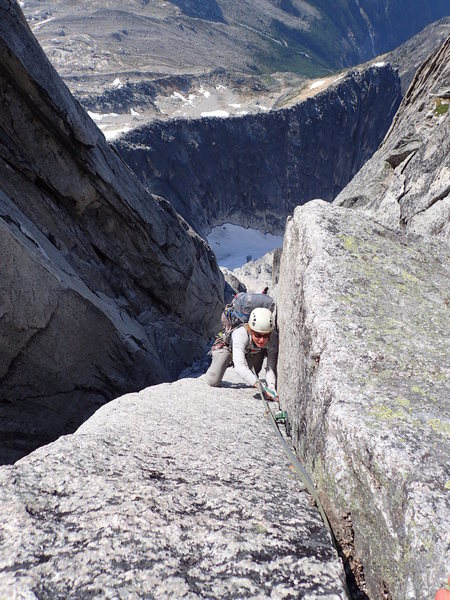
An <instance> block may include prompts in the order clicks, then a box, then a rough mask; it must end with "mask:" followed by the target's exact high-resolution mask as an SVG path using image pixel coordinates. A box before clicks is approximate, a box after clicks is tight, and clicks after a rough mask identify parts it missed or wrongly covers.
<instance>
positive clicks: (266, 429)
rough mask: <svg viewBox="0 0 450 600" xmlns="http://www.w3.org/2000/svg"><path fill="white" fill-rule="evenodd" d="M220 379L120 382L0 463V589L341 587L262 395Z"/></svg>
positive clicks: (48, 593) (189, 593) (109, 592)
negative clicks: (71, 422)
mask: <svg viewBox="0 0 450 600" xmlns="http://www.w3.org/2000/svg"><path fill="white" fill-rule="evenodd" d="M225 379H226V385H224V386H222V387H221V388H210V387H209V386H207V385H206V383H205V382H204V381H203V378H190V379H184V380H181V381H177V382H175V383H172V384H167V383H166V384H161V385H158V386H153V387H151V388H148V389H146V390H143V391H142V392H140V393H138V394H128V395H127V396H124V397H122V398H119V399H117V400H114V401H113V402H111V403H109V404H108V405H107V406H104V407H102V408H101V409H100V410H99V411H98V412H97V413H96V414H95V415H94V416H93V417H92V418H91V419H89V420H88V421H87V422H86V423H84V424H83V426H82V427H81V428H80V429H79V430H78V431H77V432H76V433H75V434H73V435H70V436H65V437H61V438H60V439H59V440H57V441H56V442H54V443H53V444H50V445H48V446H46V447H45V448H40V449H39V450H37V451H36V452H34V453H32V454H31V455H30V456H27V457H25V458H23V459H22V460H21V461H19V462H18V463H16V464H15V465H14V466H11V467H3V468H2V469H0V508H1V510H0V597H1V598H12V597H14V596H15V597H23V598H52V600H53V599H57V598H68V597H73V598H108V597H110V598H191V599H195V598H248V597H252V598H286V597H290V598H297V597H299V590H301V595H302V596H304V597H305V596H306V595H307V596H309V597H311V598H313V597H314V598H318V597H320V598H330V599H331V598H333V599H336V600H344V599H345V598H346V597H347V596H346V593H345V589H344V585H343V581H342V580H343V569H342V564H341V562H340V561H339V559H338V556H337V553H336V551H335V550H334V548H333V546H332V543H331V539H330V536H329V534H328V531H327V530H326V528H325V526H324V525H323V523H322V522H321V519H320V516H319V513H318V511H317V509H316V508H315V507H313V506H312V504H311V502H310V498H309V496H308V495H307V494H306V492H305V490H304V488H303V486H302V484H301V481H300V479H299V478H297V477H296V476H293V473H292V470H291V468H290V461H289V460H288V459H287V458H286V456H285V455H284V452H283V450H282V446H281V444H280V443H279V441H278V439H277V437H276V436H275V434H274V432H273V431H272V430H271V427H270V424H269V422H268V420H267V418H266V416H265V414H264V413H265V411H264V406H263V403H262V402H261V401H260V400H258V399H255V390H254V389H253V388H249V387H248V386H245V385H244V386H243V385H242V384H241V382H240V381H239V378H237V376H236V375H235V373H234V370H233V369H229V370H228V371H227V373H226V376H225ZM24 540H26V543H24Z"/></svg>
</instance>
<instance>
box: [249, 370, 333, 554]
mask: <svg viewBox="0 0 450 600" xmlns="http://www.w3.org/2000/svg"><path fill="white" fill-rule="evenodd" d="M253 372H254V373H255V376H256V377H257V375H256V372H255V370H254V369H253ZM257 389H258V392H259V395H260V396H261V400H262V401H263V402H265V404H266V411H265V414H266V416H267V417H268V418H269V421H270V424H271V425H272V428H273V430H274V431H275V433H276V434H277V436H278V438H279V439H280V441H281V444H282V446H283V450H284V452H285V454H286V455H287V457H288V458H289V460H290V461H291V464H292V467H293V468H294V470H295V472H296V473H297V475H298V476H299V477H300V479H301V481H302V483H303V485H304V486H305V488H306V489H307V490H308V492H309V494H310V495H311V496H312V498H313V499H314V501H315V503H316V505H317V508H318V510H319V513H320V516H321V517H322V520H323V522H324V524H325V526H326V528H327V529H328V531H329V532H330V535H331V540H332V542H333V545H334V547H335V548H336V550H337V551H338V552H339V546H338V543H337V541H336V537H335V535H334V533H333V530H332V529H331V525H330V522H329V521H328V518H327V515H326V513H325V510H324V508H323V506H322V503H321V501H320V498H319V495H318V493H317V490H316V488H315V487H314V483H313V481H312V479H311V477H310V476H309V474H308V472H307V471H306V469H305V467H304V466H303V465H302V464H301V462H300V461H299V460H298V458H297V457H296V456H295V454H294V453H293V451H292V450H291V448H290V447H289V445H288V444H287V442H286V440H285V439H284V436H283V434H282V433H281V431H280V427H279V426H280V424H283V425H285V426H286V433H287V435H289V429H290V427H289V421H288V417H287V412H286V411H285V410H279V411H278V412H276V413H275V414H274V413H273V412H272V410H271V408H270V402H269V401H268V400H266V399H265V398H264V395H263V393H262V386H258V388H257ZM271 402H273V400H272V401H271ZM279 406H280V404H279V402H278V407H279Z"/></svg>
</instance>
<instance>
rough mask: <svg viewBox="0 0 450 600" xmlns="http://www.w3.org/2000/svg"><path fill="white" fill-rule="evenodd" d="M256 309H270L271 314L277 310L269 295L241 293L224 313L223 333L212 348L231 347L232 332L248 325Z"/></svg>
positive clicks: (218, 336)
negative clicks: (251, 314)
mask: <svg viewBox="0 0 450 600" xmlns="http://www.w3.org/2000/svg"><path fill="white" fill-rule="evenodd" d="M254 308H268V309H269V310H270V311H271V312H274V310H275V300H274V299H273V298H272V297H271V296H269V295H268V294H258V293H256V292H254V293H249V292H239V293H238V294H236V296H235V297H234V298H233V300H232V302H231V303H230V304H227V305H226V306H225V308H224V310H223V313H222V317H221V319H222V325H223V329H222V331H221V332H220V333H219V334H218V335H217V336H216V340H215V342H214V345H213V347H212V349H213V350H216V349H217V348H223V347H224V346H227V347H230V340H231V334H232V332H233V331H234V330H235V329H236V328H237V327H240V326H241V325H243V324H245V323H248V320H249V318H250V313H251V312H252V310H253V309H254Z"/></svg>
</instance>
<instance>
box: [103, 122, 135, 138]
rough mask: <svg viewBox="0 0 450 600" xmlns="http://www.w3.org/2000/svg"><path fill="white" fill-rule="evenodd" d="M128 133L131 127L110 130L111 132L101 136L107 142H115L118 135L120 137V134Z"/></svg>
mask: <svg viewBox="0 0 450 600" xmlns="http://www.w3.org/2000/svg"><path fill="white" fill-rule="evenodd" d="M128 131H131V127H128V125H125V127H122V128H121V129H112V130H111V131H104V132H103V134H104V136H105V138H106V139H107V140H108V142H109V141H111V140H115V139H116V138H118V137H119V135H122V133H127V132H128Z"/></svg>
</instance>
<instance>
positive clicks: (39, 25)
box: [31, 17, 56, 31]
mask: <svg viewBox="0 0 450 600" xmlns="http://www.w3.org/2000/svg"><path fill="white" fill-rule="evenodd" d="M55 19H56V17H49V18H48V19H45V21H41V22H40V23H38V24H37V25H35V26H34V27H32V28H31V31H36V29H39V27H42V25H45V24H46V23H50V21H54V20H55Z"/></svg>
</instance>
